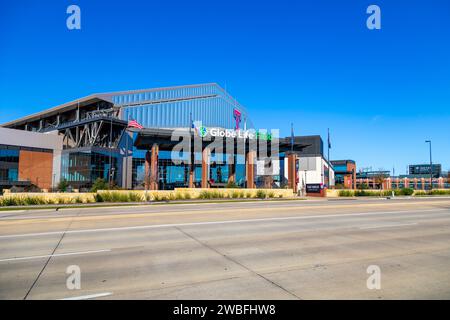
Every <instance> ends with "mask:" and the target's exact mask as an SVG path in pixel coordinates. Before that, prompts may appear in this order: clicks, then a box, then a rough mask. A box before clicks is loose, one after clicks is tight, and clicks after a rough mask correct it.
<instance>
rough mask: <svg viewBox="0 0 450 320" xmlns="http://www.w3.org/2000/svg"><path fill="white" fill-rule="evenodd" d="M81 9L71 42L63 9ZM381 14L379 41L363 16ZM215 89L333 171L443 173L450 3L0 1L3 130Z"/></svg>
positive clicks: (447, 142) (448, 147)
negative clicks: (59, 108)
mask: <svg viewBox="0 0 450 320" xmlns="http://www.w3.org/2000/svg"><path fill="white" fill-rule="evenodd" d="M71 4H77V5H79V6H80V8H81V30H73V31H69V30H68V29H67V27H66V18H67V17H68V15H67V14H66V9H67V7H68V6H69V5H71ZM370 4H377V5H378V6H379V7H380V8H381V30H369V29H367V27H366V19H367V17H368V14H366V9H367V7H368V6H369V5H370ZM204 82H217V83H219V84H220V85H221V86H223V87H226V89H227V90H228V91H229V92H230V94H232V95H233V96H235V97H236V98H237V99H238V100H239V101H240V102H241V103H242V104H243V105H245V106H246V107H247V109H249V112H250V113H251V116H252V120H253V122H254V123H255V125H256V126H257V127H259V128H269V129H270V128H279V129H280V130H281V133H282V134H283V135H286V136H287V135H289V134H290V124H291V122H293V123H294V128H295V133H296V134H299V135H300V134H301V135H307V134H321V135H322V137H323V139H324V141H326V132H327V128H328V127H329V128H330V130H331V133H332V147H333V148H332V150H331V155H332V156H331V158H332V159H354V160H356V161H357V166H358V167H360V168H361V167H372V168H373V169H379V168H384V169H387V170H392V168H393V167H394V166H395V169H396V173H404V172H405V170H406V166H407V165H408V164H410V163H426V162H428V161H429V160H428V159H429V158H428V149H427V148H428V147H427V145H426V144H425V143H424V140H426V139H432V141H433V149H434V150H433V157H434V162H439V163H442V165H443V168H444V169H445V170H446V169H449V168H450V1H448V0H440V1H439V0H420V1H414V0H408V1H405V0H395V1H392V0H390V1H385V0H383V1H381V0H377V1H363V0H359V1H348V0H345V1H344V0H341V1H336V0H329V1H325V0H310V1H300V0H296V1H294V0H293V1H285V0H277V1H274V0H273V1H262V0H260V1H254V0H253V1H244V0H227V1H214V0H204V1H196V0H191V1H187V0H183V1H170V0H148V1H144V0H142V1H138V0H127V1H100V0H71V1H65V0H58V1H38V0H35V1H30V0H21V1H15V0H14V1H13V0H4V1H2V4H1V8H0V93H1V95H0V123H3V122H6V121H8V120H13V119H16V118H18V117H21V116H25V115H28V114H30V113H33V112H37V111H40V110H43V109H46V108H49V107H52V106H55V105H58V104H60V103H64V102H67V101H69V100H73V99H76V98H79V97H82V96H86V95H89V94H91V93H96V92H108V91H116V90H128V89H144V88H151V87H161V86H170V85H182V84H196V83H204Z"/></svg>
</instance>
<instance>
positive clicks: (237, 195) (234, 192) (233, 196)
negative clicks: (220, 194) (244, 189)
mask: <svg viewBox="0 0 450 320" xmlns="http://www.w3.org/2000/svg"><path fill="white" fill-rule="evenodd" d="M231 197H232V198H233V199H237V198H239V192H237V191H233V192H232V193H231Z"/></svg>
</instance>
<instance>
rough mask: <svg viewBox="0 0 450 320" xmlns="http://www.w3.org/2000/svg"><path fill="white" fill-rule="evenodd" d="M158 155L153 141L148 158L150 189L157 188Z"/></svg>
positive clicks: (157, 149) (157, 148)
mask: <svg viewBox="0 0 450 320" xmlns="http://www.w3.org/2000/svg"><path fill="white" fill-rule="evenodd" d="M158 155H159V147H158V145H157V144H156V143H155V144H153V146H152V153H151V158H150V172H151V176H150V190H158Z"/></svg>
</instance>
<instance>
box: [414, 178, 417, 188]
mask: <svg viewBox="0 0 450 320" xmlns="http://www.w3.org/2000/svg"><path fill="white" fill-rule="evenodd" d="M414 190H417V178H414Z"/></svg>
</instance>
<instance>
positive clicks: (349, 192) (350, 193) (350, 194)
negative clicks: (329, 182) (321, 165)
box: [338, 190, 355, 197]
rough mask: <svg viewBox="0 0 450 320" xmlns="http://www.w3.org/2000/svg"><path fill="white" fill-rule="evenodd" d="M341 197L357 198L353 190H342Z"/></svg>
mask: <svg viewBox="0 0 450 320" xmlns="http://www.w3.org/2000/svg"><path fill="white" fill-rule="evenodd" d="M338 194H339V197H353V196H355V192H354V191H353V190H340V191H339V193H338Z"/></svg>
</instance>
